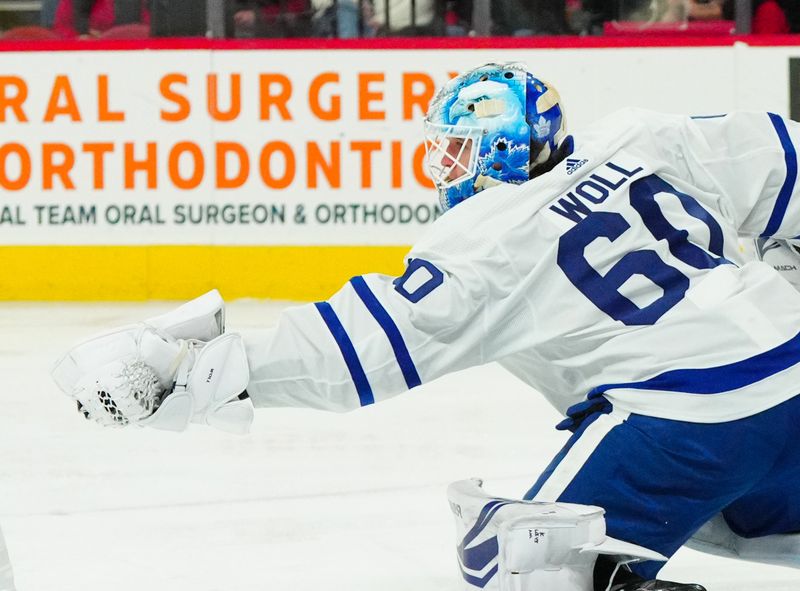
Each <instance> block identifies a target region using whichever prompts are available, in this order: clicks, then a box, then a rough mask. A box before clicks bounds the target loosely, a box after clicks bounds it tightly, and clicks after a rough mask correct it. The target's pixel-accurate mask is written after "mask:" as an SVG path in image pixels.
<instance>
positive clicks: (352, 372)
mask: <svg viewBox="0 0 800 591" xmlns="http://www.w3.org/2000/svg"><path fill="white" fill-rule="evenodd" d="M430 258H433V257H430ZM497 265H498V267H501V268H502V267H504V266H505V262H504V261H502V260H500V259H498V260H497ZM490 280H491V277H488V278H487V277H485V276H484V275H482V274H480V273H477V272H476V271H475V270H474V269H472V268H470V265H469V263H467V262H466V259H464V260H463V261H458V260H456V261H451V260H445V261H436V262H433V261H432V260H428V259H427V258H422V257H421V256H416V255H415V253H413V252H412V254H411V258H410V260H409V263H408V266H407V268H406V271H405V273H404V274H403V275H402V276H401V277H399V278H393V277H389V276H386V275H378V274H370V275H364V276H357V277H354V278H352V279H351V280H350V281H349V282H348V283H347V284H345V285H344V286H343V287H342V288H341V289H340V290H339V291H338V292H337V293H336V294H334V295H333V296H332V297H331V298H329V299H328V300H326V301H322V302H317V303H315V304H308V305H304V306H299V307H296V308H291V309H289V310H287V311H285V312H284V313H283V314H282V315H281V317H280V320H279V322H278V324H277V326H276V327H275V328H273V329H270V330H269V331H264V332H261V333H258V334H254V335H245V345H246V350H247V356H248V362H249V365H250V383H249V384H248V387H247V390H248V393H249V394H250V396H251V398H252V400H253V403H254V404H255V405H256V406H266V407H269V406H304V407H313V408H321V409H326V410H334V411H347V410H352V409H355V408H359V407H362V406H366V405H369V404H372V403H374V402H378V401H381V400H384V399H386V398H389V397H391V396H393V395H396V394H398V393H400V392H404V391H406V390H408V389H410V388H413V387H415V386H418V385H420V384H422V383H425V382H428V381H430V380H432V379H434V378H436V377H439V376H441V375H443V374H445V373H449V372H452V371H456V370H458V369H463V368H465V367H470V366H473V365H478V364H481V363H485V362H487V361H491V360H492V359H494V358H496V355H495V354H496V352H497V350H496V348H495V347H494V345H493V343H494V342H496V341H497V340H498V338H497V334H498V333H503V332H505V331H504V330H502V329H501V328H500V327H502V326H504V323H503V322H502V318H501V316H502V315H503V314H505V313H507V311H508V305H509V303H510V300H509V299H506V298H502V297H501V298H500V300H502V301H501V302H499V301H498V300H497V299H496V296H495V294H491V293H490V291H489V289H488V281H490ZM506 295H509V296H510V295H511V294H506ZM490 296H492V297H491V298H490ZM511 299H513V298H511ZM491 328H493V329H494V330H489V329H491ZM506 342H507V341H506Z"/></svg>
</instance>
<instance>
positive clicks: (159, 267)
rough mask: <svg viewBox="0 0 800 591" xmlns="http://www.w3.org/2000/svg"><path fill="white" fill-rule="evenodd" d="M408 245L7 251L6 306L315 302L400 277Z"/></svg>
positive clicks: (1, 291) (3, 266)
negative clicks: (355, 282) (358, 279)
mask: <svg viewBox="0 0 800 591" xmlns="http://www.w3.org/2000/svg"><path fill="white" fill-rule="evenodd" d="M408 250H409V247H408V246H2V247H0V300H5V301H11V300H27V301H42V300H47V301H136V300H148V299H159V300H185V299H189V298H192V297H195V296H197V295H199V294H201V293H203V292H205V291H207V290H209V289H211V288H217V289H219V290H220V292H221V293H222V296H223V297H224V298H226V299H229V300H232V299H236V298H244V297H254V298H273V299H281V300H298V301H311V300H320V299H324V298H327V297H328V296H330V295H331V294H332V293H333V292H335V291H336V290H338V289H339V288H340V287H341V286H342V285H343V284H344V283H345V282H346V281H347V280H348V279H350V277H352V276H354V275H361V274H364V273H373V272H376V273H386V274H389V275H400V274H402V272H403V267H404V263H405V261H404V258H405V254H406V253H407V252H408Z"/></svg>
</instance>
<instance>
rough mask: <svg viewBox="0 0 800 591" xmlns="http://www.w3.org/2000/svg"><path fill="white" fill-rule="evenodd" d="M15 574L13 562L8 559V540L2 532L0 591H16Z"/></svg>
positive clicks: (0, 532) (0, 537)
mask: <svg viewBox="0 0 800 591" xmlns="http://www.w3.org/2000/svg"><path fill="white" fill-rule="evenodd" d="M15 589H16V587H14V573H13V572H12V571H11V560H9V558H8V550H7V549H6V540H5V538H4V537H3V532H2V531H0V591H15Z"/></svg>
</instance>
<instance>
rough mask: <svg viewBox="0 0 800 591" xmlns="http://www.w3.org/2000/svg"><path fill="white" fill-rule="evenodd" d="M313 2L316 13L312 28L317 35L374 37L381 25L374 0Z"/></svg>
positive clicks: (344, 37) (318, 0) (324, 0)
mask: <svg viewBox="0 0 800 591" xmlns="http://www.w3.org/2000/svg"><path fill="white" fill-rule="evenodd" d="M379 1H382V0H379ZM312 4H313V6H314V10H315V14H314V18H313V20H312V22H311V29H312V33H313V35H314V36H315V37H328V38H333V37H338V38H340V39H352V38H355V37H374V36H375V34H376V33H377V30H378V26H379V25H378V23H377V22H376V20H375V8H374V6H373V4H372V0H337V1H334V0H312ZM359 13H360V22H359Z"/></svg>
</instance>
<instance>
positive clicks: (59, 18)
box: [53, 0, 149, 39]
mask: <svg viewBox="0 0 800 591" xmlns="http://www.w3.org/2000/svg"><path fill="white" fill-rule="evenodd" d="M148 21H149V14H148V12H147V11H146V10H145V9H144V8H143V6H142V0H135V1H131V0H60V1H59V2H58V6H57V7H56V12H55V15H54V18H53V30H54V31H55V32H56V33H57V34H58V35H59V36H61V37H64V38H73V37H79V38H81V39H87V38H91V37H97V36H98V35H99V34H100V33H102V32H104V31H107V30H108V29H110V28H111V27H113V26H114V25H117V24H130V23H138V22H145V23H146V22H148Z"/></svg>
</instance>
